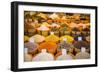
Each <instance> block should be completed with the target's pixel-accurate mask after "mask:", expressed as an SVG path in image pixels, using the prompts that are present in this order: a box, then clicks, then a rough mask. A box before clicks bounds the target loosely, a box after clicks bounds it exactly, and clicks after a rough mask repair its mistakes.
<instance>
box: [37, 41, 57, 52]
mask: <svg viewBox="0 0 100 73" xmlns="http://www.w3.org/2000/svg"><path fill="white" fill-rule="evenodd" d="M42 49H47V51H48V52H49V53H52V54H54V53H55V52H56V50H57V44H56V43H54V42H44V43H41V44H40V46H39V48H38V51H39V52H40V51H41V50H42Z"/></svg>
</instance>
